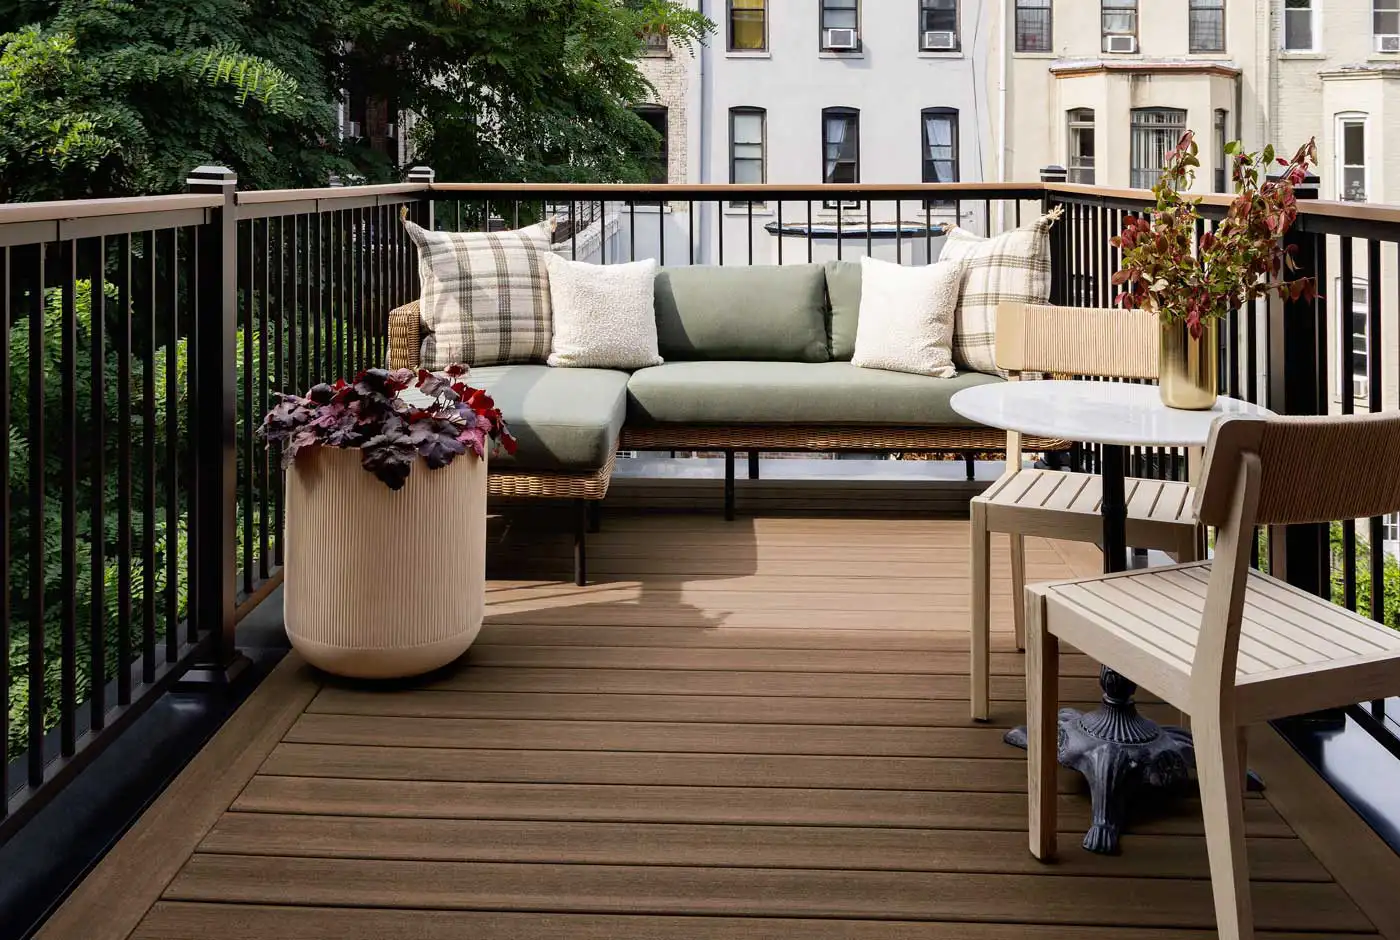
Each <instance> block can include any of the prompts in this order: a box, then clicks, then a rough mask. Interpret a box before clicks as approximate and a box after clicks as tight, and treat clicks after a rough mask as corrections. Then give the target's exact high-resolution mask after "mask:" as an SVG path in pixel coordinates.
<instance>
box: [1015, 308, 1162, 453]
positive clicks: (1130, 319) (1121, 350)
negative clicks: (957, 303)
mask: <svg viewBox="0 0 1400 940" xmlns="http://www.w3.org/2000/svg"><path fill="white" fill-rule="evenodd" d="M996 344H997V345H996V359H997V365H998V366H999V367H1000V368H1002V369H1005V370H1006V371H1007V372H1008V373H1010V375H1011V378H1012V379H1013V380H1015V379H1019V378H1020V377H1021V374H1022V373H1025V372H1060V373H1069V374H1070V375H1089V376H1102V377H1104V378H1113V379H1152V380H1155V379H1156V378H1157V363H1158V358H1159V354H1160V352H1161V329H1160V327H1159V326H1158V322H1157V316H1156V314H1153V313H1149V312H1147V311H1146V310H1114V309H1108V308H1103V307H1050V306H1044V305H1038V304H1034V305H1033V304H1021V303H1002V304H998V305H997V340H996ZM1006 466H1007V469H1008V470H1011V469H1019V468H1020V466H1021V435H1020V434H1017V433H1016V432H1014V431H1013V432H1011V433H1009V434H1007V435H1006Z"/></svg>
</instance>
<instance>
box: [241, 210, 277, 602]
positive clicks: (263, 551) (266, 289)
mask: <svg viewBox="0 0 1400 940" xmlns="http://www.w3.org/2000/svg"><path fill="white" fill-rule="evenodd" d="M254 225H255V228H254V229H253V233H254V235H257V234H258V233H259V232H260V233H261V234H262V241H261V251H260V252H259V255H260V257H261V261H262V292H261V293H260V294H258V295H257V296H258V307H257V311H256V313H257V323H258V368H257V372H256V374H249V375H248V377H247V381H248V382H256V383H257V410H256V411H253V410H251V409H250V410H249V411H248V413H247V414H246V415H244V420H245V421H246V422H247V430H248V433H250V434H251V433H253V432H254V431H255V430H256V428H257V426H258V424H259V423H260V422H261V421H262V416H263V415H265V414H267V404H268V402H267V378H268V376H267V358H268V354H267V334H268V332H269V320H270V318H271V307H272V220H271V219H260V220H258V222H255V223H254ZM251 339H252V337H251V336H250V337H247V338H245V342H247V341H248V340H251ZM248 458H249V461H250V465H249V468H248V469H249V475H250V476H254V475H256V486H257V489H258V518H257V526H258V577H259V578H260V579H263V580H266V579H267V578H268V576H269V575H270V574H271V573H272V572H271V570H270V569H269V568H268V561H269V558H268V556H269V555H270V554H271V537H270V535H271V534H270V533H269V532H268V524H269V515H270V509H271V507H270V505H269V502H268V492H267V491H268V487H269V485H270V484H271V482H272V473H271V468H270V467H269V466H268V449H267V448H266V447H259V446H257V443H256V441H254V444H253V449H252V450H251V451H250V452H249V454H248Z"/></svg>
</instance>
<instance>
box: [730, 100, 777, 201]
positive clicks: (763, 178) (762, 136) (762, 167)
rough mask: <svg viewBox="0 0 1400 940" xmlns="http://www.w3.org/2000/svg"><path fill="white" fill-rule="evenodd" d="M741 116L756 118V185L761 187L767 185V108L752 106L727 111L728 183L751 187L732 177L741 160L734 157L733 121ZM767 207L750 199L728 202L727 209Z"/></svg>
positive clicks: (749, 158) (742, 106)
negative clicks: (757, 130) (757, 136)
mask: <svg viewBox="0 0 1400 940" xmlns="http://www.w3.org/2000/svg"><path fill="white" fill-rule="evenodd" d="M741 115H753V116H756V117H757V118H758V129H759V140H758V153H759V156H758V171H759V172H758V178H759V182H758V184H757V185H760V186H761V185H763V184H764V183H767V182H768V109H767V108H760V107H757V106H754V105H739V106H737V107H733V108H730V109H729V182H730V184H731V185H736V186H740V185H742V186H747V185H751V184H748V183H738V182H737V181H736V180H735V178H734V177H735V173H734V169H735V166H736V165H737V162H738V160H739V159H741V158H739V157H736V156H735V155H734V148H735V145H736V141H735V139H734V119H735V118H736V117H738V116H741ZM742 159H744V160H751V159H753V158H751V157H744V158H742ZM767 205H768V203H767V202H766V201H762V202H761V201H758V200H750V199H731V200H730V201H729V208H731V209H747V208H750V207H752V208H755V209H756V208H759V207H761V206H762V207H766V206H767Z"/></svg>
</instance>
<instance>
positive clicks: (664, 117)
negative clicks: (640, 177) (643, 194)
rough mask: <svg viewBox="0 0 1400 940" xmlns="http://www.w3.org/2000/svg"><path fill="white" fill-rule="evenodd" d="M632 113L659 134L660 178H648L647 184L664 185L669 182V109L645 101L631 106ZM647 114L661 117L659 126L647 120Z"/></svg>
mask: <svg viewBox="0 0 1400 940" xmlns="http://www.w3.org/2000/svg"><path fill="white" fill-rule="evenodd" d="M632 113H633V114H635V115H637V117H639V118H641V119H642V120H643V121H645V122H646V124H647V126H648V127H650V128H651V129H652V130H654V131H657V132H658V133H659V134H660V135H661V172H662V178H661V179H660V180H654V179H653V180H649V181H648V185H652V186H665V185H667V184H669V183H670V182H671V109H670V108H668V107H666V106H665V105H664V104H657V103H655V102H647V103H646V104H637V105H633V106H632ZM647 115H653V116H656V115H659V116H660V118H661V121H660V125H661V126H660V127H657V126H656V125H655V124H653V123H652V122H651V121H648V120H647V118H646V116H647Z"/></svg>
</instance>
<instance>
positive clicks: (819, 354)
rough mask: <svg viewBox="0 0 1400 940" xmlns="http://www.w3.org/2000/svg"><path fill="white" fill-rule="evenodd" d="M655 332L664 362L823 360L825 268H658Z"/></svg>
mask: <svg viewBox="0 0 1400 940" xmlns="http://www.w3.org/2000/svg"><path fill="white" fill-rule="evenodd" d="M656 334H657V340H658V342H659V345H660V347H661V355H662V357H663V358H665V359H666V360H667V361H668V362H673V361H677V360H695V359H726V360H733V359H745V360H767V361H777V362H826V361H827V360H828V359H830V358H831V355H830V353H829V351H828V348H827V334H826V280H825V277H824V275H823V273H822V266H821V265H819V264H802V265H785V266H777V265H754V266H752V267H750V266H748V265H743V266H730V267H714V266H705V265H696V266H688V267H679V268H662V269H661V271H660V272H659V273H658V274H657V276H656ZM852 335H853V336H854V333H853V334H852Z"/></svg>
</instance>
